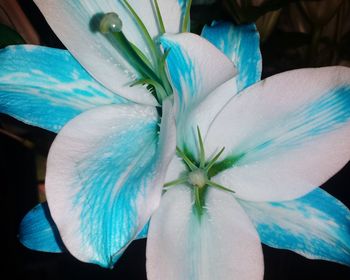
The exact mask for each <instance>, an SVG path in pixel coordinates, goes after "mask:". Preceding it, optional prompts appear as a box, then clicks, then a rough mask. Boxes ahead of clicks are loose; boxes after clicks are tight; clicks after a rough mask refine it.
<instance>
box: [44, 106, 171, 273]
mask: <svg viewBox="0 0 350 280" xmlns="http://www.w3.org/2000/svg"><path fill="white" fill-rule="evenodd" d="M168 103H169V101H168V100H165V101H164V102H163V108H164V110H163V117H162V123H161V128H160V132H159V117H158V113H157V109H156V108H154V107H148V106H139V105H110V106H101V107H99V108H96V109H92V110H89V111H87V112H84V113H82V114H81V115H79V116H78V117H77V118H75V119H73V120H72V121H71V122H69V123H68V124H67V125H66V126H65V127H64V128H63V129H62V130H61V131H60V133H59V134H58V136H57V138H56V139H55V141H54V143H53V145H52V147H51V150H50V153H49V156H48V168H47V177H46V194H47V199H48V203H49V206H50V211H51V214H52V217H53V219H54V221H55V223H56V225H57V227H58V229H59V231H60V235H61V237H62V240H63V242H64V244H65V246H66V247H67V249H68V250H69V251H70V253H71V254H73V255H74V256H75V257H76V258H78V259H80V260H82V261H85V262H91V263H95V264H99V265H101V266H104V267H111V266H113V264H114V263H115V262H116V261H117V259H118V258H119V257H120V255H121V254H122V252H123V251H124V250H125V248H126V247H127V245H128V244H129V243H130V242H131V241H132V240H133V239H135V238H136V237H137V235H138V233H139V232H141V230H142V229H143V228H144V226H145V224H146V223H147V222H148V220H149V218H150V215H151V214H152V212H153V211H154V209H155V208H156V207H157V206H158V203H159V200H160V196H161V192H162V186H163V181H164V176H165V172H166V169H167V166H168V163H169V161H170V159H171V158H172V157H173V154H174V152H175V135H174V132H175V125H174V118H173V116H172V110H171V106H170V105H169V104H168ZM159 133H160V134H159Z"/></svg>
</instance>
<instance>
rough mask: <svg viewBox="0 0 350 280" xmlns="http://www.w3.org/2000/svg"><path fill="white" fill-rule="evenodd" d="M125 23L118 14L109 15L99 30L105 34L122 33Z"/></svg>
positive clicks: (104, 17) (105, 17)
mask: <svg viewBox="0 0 350 280" xmlns="http://www.w3.org/2000/svg"><path fill="white" fill-rule="evenodd" d="M122 27H123V22H122V20H121V19H120V17H119V16H118V14H116V13H107V14H105V15H104V16H103V18H102V19H101V21H100V26H99V29H100V31H101V32H102V33H103V34H107V33H115V32H121V31H122Z"/></svg>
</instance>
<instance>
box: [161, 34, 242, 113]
mask: <svg viewBox="0 0 350 280" xmlns="http://www.w3.org/2000/svg"><path fill="white" fill-rule="evenodd" d="M160 42H161V44H162V46H163V48H164V51H165V52H167V51H169V53H168V56H167V58H166V62H167V66H168V71H169V75H170V78H171V82H172V84H173V88H174V90H175V91H176V98H177V104H176V106H177V108H176V110H177V112H176V113H177V116H178V115H181V114H183V113H184V112H185V111H186V110H189V109H191V108H192V107H194V106H195V105H196V104H198V103H199V102H200V101H201V100H203V99H204V98H205V97H206V96H207V95H208V94H209V93H210V92H212V91H213V90H214V89H215V88H217V87H218V86H219V85H221V84H222V83H224V82H226V81H227V80H229V79H230V78H232V77H233V76H234V75H235V74H236V70H235V67H234V65H233V63H232V62H231V61H230V60H229V59H228V58H227V57H226V56H225V55H224V54H223V53H222V52H220V51H219V50H218V49H217V48H215V47H214V46H213V45H212V44H210V43H208V41H207V40H205V39H203V38H201V37H200V36H198V35H195V34H192V33H181V34H176V35H165V36H162V37H161V38H160Z"/></svg>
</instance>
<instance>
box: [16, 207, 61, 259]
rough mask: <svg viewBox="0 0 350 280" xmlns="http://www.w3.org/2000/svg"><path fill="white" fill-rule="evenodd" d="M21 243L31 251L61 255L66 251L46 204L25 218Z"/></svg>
mask: <svg viewBox="0 0 350 280" xmlns="http://www.w3.org/2000/svg"><path fill="white" fill-rule="evenodd" d="M18 237H19V241H20V242H21V243H22V244H23V245H24V246H26V247H27V248H29V249H32V250H37V251H43V252H49V253H61V252H63V251H64V250H65V248H64V245H63V243H62V240H61V238H60V236H59V233H58V229H57V227H56V225H55V223H54V222H53V220H52V218H51V215H50V211H49V209H48V207H47V204H46V203H43V204H38V205H37V206H35V207H34V208H33V209H32V210H30V211H29V212H28V213H27V214H26V215H25V216H24V218H23V220H22V222H21V224H20V226H19V236H18Z"/></svg>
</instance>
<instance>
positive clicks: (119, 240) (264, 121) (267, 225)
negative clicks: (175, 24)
mask: <svg viewBox="0 0 350 280" xmlns="http://www.w3.org/2000/svg"><path fill="white" fill-rule="evenodd" d="M164 2H165V1H164ZM42 3H44V2H42ZM61 3H65V5H68V7H69V6H70V5H71V4H67V3H70V2H68V1H67V2H61ZM91 3H92V2H91ZM130 3H131V2H130ZM136 3H137V2H136V1H135V3H133V7H134V6H135V7H134V8H135V10H136V6H137V4H136ZM58 5H60V4H58ZM39 6H40V4H39ZM92 6H93V5H92V4H91V6H89V5H88V6H87V7H89V8H90V7H92ZM42 7H45V4H43V6H42ZM47 7H48V6H47ZM51 11H52V12H53V11H55V12H56V13H57V10H54V9H52V10H51ZM139 12H141V11H139ZM53 13H54V12H53ZM53 17H54V16H53ZM164 18H165V17H164V16H163V19H164ZM59 21H60V22H62V18H61V17H60V19H59ZM122 21H123V20H122ZM85 22H86V21H85ZM123 22H124V21H123ZM184 22H186V21H184ZM183 26H186V23H185V24H183ZM66 29H67V28H66ZM184 29H185V28H184ZM242 30H245V31H250V33H246V32H240V31H242ZM69 31H70V30H66V31H64V33H65V32H69ZM203 36H204V37H206V38H207V39H208V40H210V41H211V42H212V43H213V44H214V45H216V46H217V47H218V48H219V49H220V50H221V51H223V53H224V54H225V55H226V56H225V55H224V54H223V53H221V52H220V51H219V50H218V49H216V48H215V47H213V45H211V44H209V43H208V42H207V41H206V40H204V39H201V38H200V37H197V36H195V35H193V34H189V33H183V34H178V35H164V36H162V37H161V38H160V42H161V44H162V46H163V49H164V54H167V55H166V56H160V57H158V59H156V60H154V61H153V63H154V64H157V61H158V60H159V61H162V59H164V61H166V63H167V72H168V74H169V76H170V81H169V84H171V85H172V90H173V91H174V97H175V101H174V102H175V104H174V106H171V104H170V103H171V101H170V100H169V98H167V97H165V98H163V95H162V94H161V92H162V89H164V92H165V93H166V95H170V94H169V92H168V91H167V89H166V88H167V85H166V83H167V82H166V80H164V79H163V78H164V76H163V75H162V74H161V73H162V71H163V70H162V69H163V68H162V67H160V68H161V69H159V71H156V70H154V71H153V72H154V73H156V75H155V76H156V77H158V78H159V81H156V83H154V80H155V79H154V80H152V81H151V83H147V82H146V81H149V79H150V77H149V76H150V75H149V73H148V72H147V71H148V70H147V71H145V70H144V69H143V68H142V67H143V66H144V65H143V66H142V67H141V69H139V70H138V71H137V74H141V75H145V76H147V75H149V76H148V77H147V79H145V78H144V77H139V78H138V79H137V80H136V81H137V84H139V83H145V84H147V85H150V86H151V88H152V87H153V88H152V89H153V90H154V91H155V92H156V94H155V96H153V97H154V98H153V99H152V98H148V99H147V100H148V101H149V100H150V99H152V100H154V99H155V101H156V102H154V103H152V104H156V103H162V104H163V105H162V108H163V112H162V122H161V128H160V136H159V138H158V134H157V133H158V131H159V130H158V124H159V119H160V118H159V115H158V112H157V110H156V109H155V107H152V106H145V105H136V104H134V103H130V102H129V101H125V100H124V99H121V100H123V101H121V102H125V103H126V104H121V105H120V104H118V105H106V106H102V104H103V103H99V104H98V105H100V106H99V107H98V108H95V109H90V110H88V111H86V112H83V113H81V114H80V115H78V116H77V117H75V118H74V119H72V120H70V121H69V122H68V123H67V122H66V121H62V122H61V123H59V124H62V123H63V124H64V125H65V126H64V127H63V128H62V129H60V132H59V134H58V136H57V138H56V140H55V142H54V144H53V146H52V148H51V150H50V155H49V159H48V171H47V181H46V184H47V195H48V205H49V207H50V211H51V214H52V217H53V220H54V222H55V225H56V226H57V228H58V231H59V234H60V238H62V240H63V243H64V245H65V247H66V248H67V249H68V250H69V251H70V252H71V253H72V254H73V255H74V256H75V257H77V258H78V259H80V260H82V261H86V262H92V263H96V264H99V265H101V266H105V267H111V266H113V264H114V263H115V262H116V261H117V259H118V258H119V256H120V255H121V254H122V252H123V251H124V250H125V248H126V247H127V245H128V244H129V243H130V242H131V241H132V240H133V239H135V238H137V237H138V236H143V235H144V234H145V232H146V231H147V225H146V222H147V220H148V219H149V217H151V221H150V224H149V229H148V243H147V273H148V277H149V279H232V278H237V279H262V277H263V259H262V250H261V245H260V241H262V242H264V243H266V244H269V245H271V246H275V247H279V248H288V249H291V250H295V251H296V252H298V253H300V254H303V255H305V256H307V257H311V258H321V259H328V260H332V261H336V262H340V263H344V264H348V265H349V263H350V261H349V256H350V254H349V251H350V250H349V240H350V238H349V224H350V223H349V210H348V209H346V207H345V206H344V205H342V204H341V203H340V202H339V201H337V200H336V199H335V198H333V197H331V196H330V195H328V194H326V193H325V192H324V191H322V190H320V189H316V188H317V186H319V185H321V184H322V183H323V182H325V181H326V180H327V179H328V178H329V177H330V176H332V175H333V174H335V172H337V171H338V170H339V169H340V168H341V167H342V166H343V165H344V164H345V163H346V162H347V161H348V158H349V153H350V145H349V143H348V142H347V139H348V138H349V133H350V132H349V129H350V128H349V119H350V111H349V106H348V105H349V103H350V81H349V77H350V71H349V69H347V68H341V67H330V68H324V69H303V70H296V71H291V72H287V73H283V74H280V75H276V76H274V77H271V78H268V79H266V80H265V81H262V82H259V83H257V84H255V85H253V86H251V87H248V86H249V85H251V84H253V83H255V82H257V80H258V79H259V78H260V77H259V76H260V71H261V59H260V53H259V51H258V47H257V45H258V44H257V43H256V42H257V40H256V38H257V37H256V33H255V32H254V30H252V29H251V26H248V27H247V30H246V29H240V28H238V29H236V27H234V26H232V25H228V24H221V23H215V24H214V25H213V26H211V27H207V28H206V29H205V30H204V32H203ZM233 42H234V44H232V45H230V44H228V43H233ZM248 42H253V45H251V44H248ZM248 46H250V48H249V47H248ZM137 48H138V49H141V48H140V47H139V46H137ZM134 50H135V52H138V51H137V49H135V48H134ZM141 52H142V53H146V52H143V51H141ZM79 54H80V52H79ZM5 56H6V54H5ZM145 57H146V58H147V56H146V55H144V56H142V55H141V56H140V58H141V60H143V61H144V62H145V64H146V65H150V66H151V65H152V62H151V59H145ZM247 57H248V58H249V59H247V60H246V61H244V60H243V58H247ZM230 59H231V60H233V61H235V63H236V66H237V68H236V69H235V67H234V66H233V64H232V62H231V60H230ZM147 61H149V62H150V63H148V62H147ZM159 61H158V62H159ZM141 64H142V63H141ZM160 65H162V64H160ZM8 68H9V66H8ZM149 68H150V69H157V67H155V68H152V67H149ZM236 72H237V73H238V74H237V75H236V76H234V74H235V73H236ZM35 73H38V74H40V72H38V71H35ZM69 73H71V72H69ZM151 75H153V74H151ZM68 76H69V75H68ZM233 76H234V77H233ZM17 77H18V76H17ZM70 77H71V78H72V77H73V78H74V77H75V78H76V77H77V75H71V76H70ZM162 77H163V78H162ZM232 77H233V78H232ZM151 78H152V77H151ZM153 78H154V77H153ZM230 78H232V79H230ZM6 80H7V81H8V80H11V76H7V78H6V79H5V81H6ZM48 81H50V82H57V80H54V79H53V80H52V79H48ZM3 84H5V83H3ZM3 84H2V85H3ZM14 84H15V83H12V84H11V87H13V86H14ZM17 84H18V83H17ZM54 84H55V83H54ZM58 84H59V83H58ZM5 85H6V86H5V89H7V92H6V90H1V91H0V92H5V93H4V94H3V95H2V96H1V97H3V96H6V97H8V99H7V100H11V99H10V98H9V96H8V95H9V86H8V84H5ZM246 87H248V88H246ZM53 88H55V87H53ZM63 88H65V87H63ZM67 88H68V87H67ZM0 89H1V87H0ZM56 89H57V88H56ZM69 89H70V87H69ZM79 89H80V90H77V92H78V93H80V95H78V97H79V98H81V97H82V96H83V97H85V95H84V92H83V91H81V88H79ZM103 89H104V90H106V89H105V88H103ZM19 90H21V91H19ZM153 90H152V92H154V91H153ZM24 91H26V87H22V88H20V89H18V88H15V89H14V90H12V91H11V94H14V96H16V93H18V92H21V93H23V92H24ZM106 91H107V90H106ZM122 91H123V89H122V87H121V92H122ZM92 92H95V90H92ZM125 92H126V93H125V94H127V92H128V91H127V90H125ZM30 93H31V94H32V95H35V94H37V93H38V91H37V90H35V89H34V90H32V91H30ZM157 93H158V95H157ZM148 94H149V92H148ZM32 95H31V96H32ZM66 96H67V95H66ZM68 96H69V95H68ZM92 96H93V97H96V95H93V94H92ZM55 97H56V96H55V94H54V95H53V98H55ZM69 97H70V96H69ZM98 97H100V96H98ZM125 97H128V98H129V99H132V100H136V99H134V98H138V97H134V96H133V95H131V96H130V97H129V96H126V95H125ZM79 98H77V100H76V101H79ZM0 100H1V99H0ZM14 100H15V101H17V100H19V98H17V99H14ZM53 100H55V101H56V99H53ZM64 100H65V99H64ZM86 100H89V101H90V100H94V99H93V98H92V99H90V98H89V97H86ZM97 100H99V101H101V99H100V98H97ZM51 101H52V99H51V100H49V101H48V103H49V104H50V102H51ZM68 101H70V100H69V99H68ZM148 101H146V102H148ZM109 102H110V103H112V102H113V101H112V102H111V101H110V100H109ZM13 103H15V102H13ZM13 103H12V104H13ZM76 103H77V104H84V105H85V103H88V102H76ZM2 104H4V103H2ZM12 104H11V102H7V104H6V105H7V106H4V105H2V107H5V108H9V107H11V105H12ZM54 104H55V103H54ZM56 104H57V103H56ZM59 104H60V105H62V104H64V103H59ZM107 104H108V103H107ZM17 105H18V104H17ZM72 106H73V105H72ZM61 107H64V108H65V106H61ZM61 107H59V106H57V108H61ZM12 108H17V106H16V104H15V105H13V107H12ZM49 108H52V107H49ZM73 108H76V107H73ZM85 108H86V107H84V109H85ZM89 108H91V107H89ZM54 109H56V108H55V107H54ZM86 109H88V108H86ZM86 109H85V110H86ZM173 110H174V114H175V119H176V145H177V156H174V150H175V141H174V138H175V132H174V130H175V127H174V116H173V113H172V112H173ZM53 111H54V112H57V111H56V110H53ZM81 111H82V110H81ZM5 112H7V113H9V112H10V110H9V109H7V111H6V110H5ZM11 112H12V115H14V116H16V117H18V116H19V115H20V113H21V110H19V109H17V110H15V109H12V111H11ZM11 112H10V113H11ZM18 112H20V113H18ZM61 112H62V111H61ZM61 112H60V113H61ZM79 113H80V112H79ZM41 114H42V111H41ZM34 115H35V114H34ZM38 115H40V114H39V113H38ZM58 115H59V116H60V115H61V114H58V113H56V116H58ZM63 115H64V114H63ZM72 115H74V114H72ZM27 117H28V118H29V119H31V120H30V121H29V122H31V123H33V124H35V122H34V121H32V120H33V118H31V114H28V115H27V116H25V117H23V119H25V118H27ZM34 119H35V118H34ZM41 119H43V117H41ZM57 119H59V118H57ZM35 121H36V120H35ZM44 123H45V122H44ZM51 125H52V126H53V127H59V128H61V127H62V126H59V125H57V124H56V122H55V121H52V123H51ZM170 161H171V162H170ZM169 162H170V165H169V168H168V163H169ZM165 176H166V179H165V182H166V183H165V187H166V188H165V189H166V191H165V193H164V195H163V196H162V199H161V202H160V207H159V208H158V209H157V210H156V212H155V214H153V215H152V213H153V211H154V210H155V209H156V208H157V206H158V203H159V200H160V193H161V191H162V186H163V184H164V177H165ZM44 215H45V213H44V211H43V208H42V207H37V208H36V210H34V211H33V212H31V213H30V214H29V215H28V216H26V218H25V219H24V221H23V227H22V229H24V230H23V234H22V237H24V240H25V241H28V238H29V239H30V238H31V239H32V240H34V243H35V240H36V241H38V240H41V241H43V240H45V241H49V240H51V241H52V240H55V239H57V235H56V234H57V232H55V228H54V227H52V221H49V220H44V219H43V220H38V217H43V216H44ZM151 215H152V216H151ZM31 222H32V223H31ZM33 222H34V223H33ZM31 225H32V227H31ZM35 226H41V228H40V229H41V231H40V232H39V233H38V235H35V234H34V235H32V233H33V232H32V230H34V229H35ZM46 229H49V230H48V231H46ZM256 229H257V230H256ZM276 232H277V233H278V234H276ZM38 236H44V238H43V239H40V238H38ZM26 238H27V239H26ZM310 239H314V240H317V241H318V243H317V244H318V246H315V245H314V243H311V242H309V240H310ZM314 240H313V241H314ZM31 245H33V243H30V246H31ZM39 245H40V246H44V247H45V246H47V245H46V243H45V244H39ZM35 246H38V244H34V247H35ZM50 249H52V250H56V251H60V250H61V246H60V244H57V247H55V248H49V249H48V250H50Z"/></svg>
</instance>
